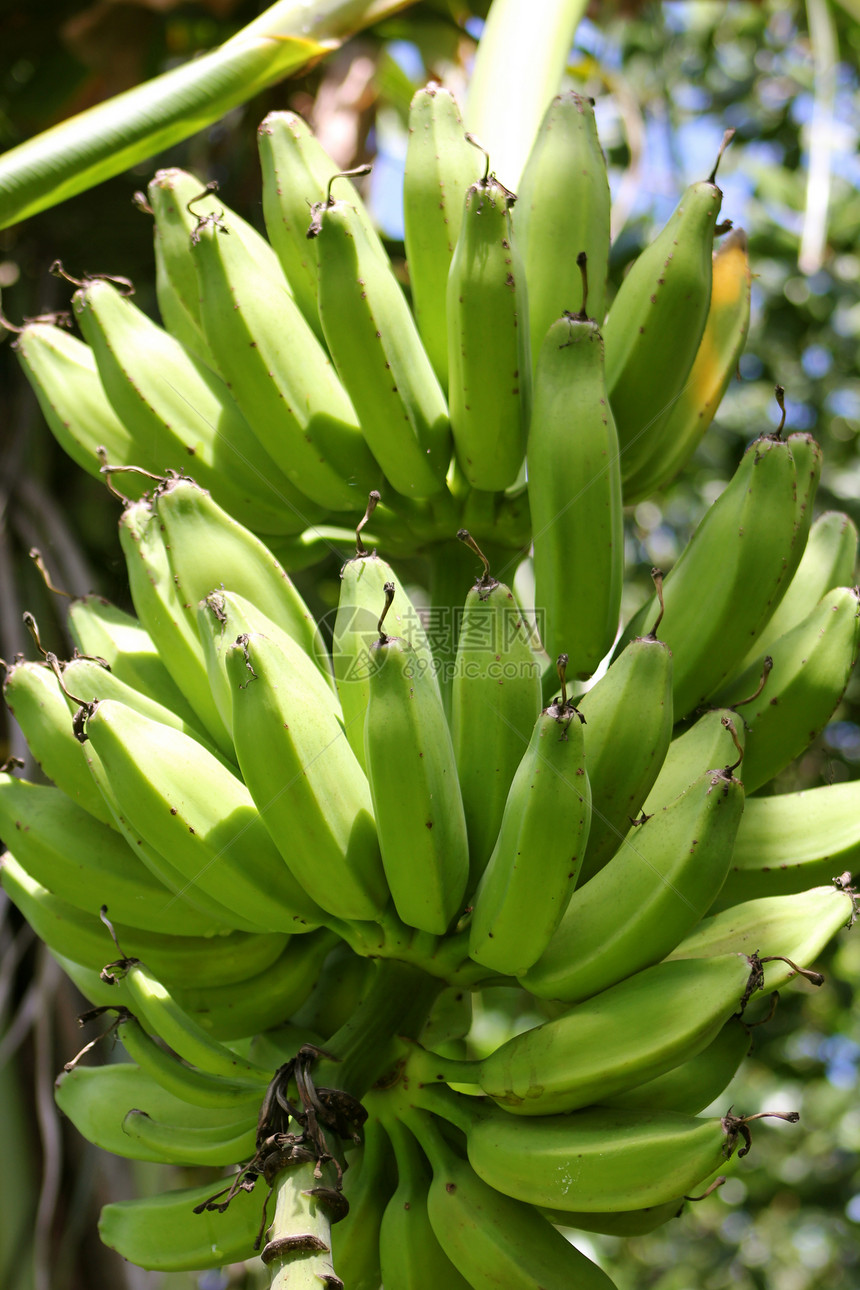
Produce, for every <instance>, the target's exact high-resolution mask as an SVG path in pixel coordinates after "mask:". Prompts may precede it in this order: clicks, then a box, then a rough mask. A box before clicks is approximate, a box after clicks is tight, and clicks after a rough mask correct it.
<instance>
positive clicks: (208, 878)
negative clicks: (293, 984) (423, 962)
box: [86, 700, 322, 932]
mask: <svg viewBox="0 0 860 1290" xmlns="http://www.w3.org/2000/svg"><path fill="white" fill-rule="evenodd" d="M86 733H87V737H88V739H89V741H90V743H91V744H92V747H93V752H94V754H95V757H96V758H97V759H98V761H99V763H100V777H101V782H103V783H104V784H105V786H106V787H107V788H108V791H109V792H110V793H111V794H112V796H113V800H114V808H115V809H116V810H117V813H118V814H119V815H121V816H122V817H123V818H124V819H126V820H127V821H128V824H129V826H130V827H131V829H132V830H135V831H137V832H138V833H139V836H141V837H143V838H144V840H145V841H146V842H147V843H148V844H149V845H150V846H151V847H152V848H153V849H154V850H155V851H157V852H158V853H159V854H161V855H165V856H169V857H170V864H171V865H173V866H174V867H175V868H176V869H177V870H178V871H179V872H180V873H181V874H182V875H183V877H184V881H185V887H184V888H183V894H187V898H188V899H189V900H192V901H193V900H194V898H195V893H196V892H197V891H200V892H202V893H204V895H205V896H211V897H212V898H214V899H216V900H217V901H219V903H223V904H224V905H225V906H227V907H228V908H229V909H235V911H236V915H237V916H238V918H240V919H242V920H244V921H246V922H247V923H250V924H251V925H252V926H254V925H255V926H256V927H257V929H259V930H262V929H265V930H268V931H278V932H301V931H308V930H310V929H311V928H312V927H313V926H318V925H319V922H320V921H321V919H322V915H321V911H320V910H318V909H317V907H316V906H315V905H314V904H313V902H312V900H311V899H310V897H309V896H308V895H307V893H306V892H305V891H304V890H303V889H302V888H301V887H300V886H299V884H298V882H297V881H296V880H295V879H294V878H293V877H292V874H291V873H290V871H289V870H288V869H287V867H286V866H285V865H284V863H283V861H282V859H281V856H280V855H279V853H278V851H277V849H276V847H275V845H274V843H273V842H272V841H271V839H270V837H269V834H268V832H267V829H266V827H265V825H264V823H263V820H262V819H261V817H260V814H259V812H258V810H257V808H256V806H255V805H254V801H253V798H252V795H251V793H250V792H249V791H248V789H247V788H246V786H245V784H243V783H242V781H241V780H240V779H238V778H237V777H236V776H234V775H232V774H231V773H230V771H229V770H227V769H226V767H224V766H222V765H221V763H220V762H219V761H217V760H216V759H215V758H214V757H213V756H212V755H211V753H207V751H206V749H205V748H204V747H203V746H202V745H201V744H198V743H197V742H196V741H195V740H193V739H190V738H189V737H188V736H187V735H184V734H183V733H182V732H181V731H179V730H172V729H171V728H170V727H169V726H163V725H161V723H160V722H156V721H150V720H149V719H148V718H146V717H144V716H142V715H141V714H140V713H138V712H135V711H134V709H133V708H128V707H126V706H125V705H124V704H120V703H116V702H114V701H111V700H106V701H105V702H103V703H98V704H96V705H95V706H94V708H93V710H92V711H91V713H90V715H89V716H88V718H87V722H86ZM140 824H142V825H143V826H144V827H143V828H142V829H140V828H139V827H138V826H139V825H140Z"/></svg>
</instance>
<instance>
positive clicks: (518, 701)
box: [451, 529, 584, 890]
mask: <svg viewBox="0 0 860 1290" xmlns="http://www.w3.org/2000/svg"><path fill="white" fill-rule="evenodd" d="M458 536H459V537H461V539H462V540H464V541H467V542H468V543H469V545H474V540H473V539H470V537H469V534H468V533H466V530H465V529H461V530H460V533H459V534H458ZM482 558H483V557H482ZM484 564H485V570H484V573H483V575H482V576H481V577H480V578H478V579H477V581H476V582H475V584H474V585H473V586H472V588H471V589H470V591H469V593H468V595H467V596H466V604H465V607H464V609H463V612H462V617H461V619H460V622H459V635H458V637H457V657H456V660H455V663H454V678H453V686H452V694H451V736H452V740H453V744H454V756H455V757H456V760H457V774H458V777H459V780H460V791H461V793H462V795H463V810H464V812H465V815H466V829H467V831H468V834H469V870H470V873H469V887H470V890H471V889H474V887H475V886H476V884H477V882H478V880H479V878H480V877H481V874H482V873H483V872H484V869H485V868H486V865H487V861H488V860H489V858H490V855H491V853H492V851H493V847H494V846H495V844H496V838H497V837H498V834H499V827H500V825H501V823H502V816H503V814H504V812H505V803H506V802H507V800H508V793H509V790H510V788H511V784H512V781H513V779H514V775H515V774H516V773H517V768H518V767H519V766H520V763H521V762H522V760H523V757H524V755H525V752H526V749H527V748H528V745H529V740H530V739H531V737H532V732H533V730H534V724H535V718H536V717H537V715H538V713H539V712H540V709H541V701H540V700H541V681H540V670H541V669H540V663H539V661H538V659H537V658H536V657H535V654H534V651H533V649H532V642H531V633H530V632H529V629H528V627H527V624H526V621H525V619H524V617H523V614H522V611H521V609H520V607H519V605H518V604H517V602H516V600H515V599H514V596H513V593H512V592H511V590H510V588H509V587H506V586H505V584H504V583H503V582H499V581H497V579H495V578H494V577H493V576H492V575H491V573H490V570H489V565H488V564H487V562H486V560H485V561H484ZM571 759H572V755H571ZM582 792H583V789H582V786H581V785H580V793H581V794H582ZM571 824H572V821H571ZM580 841H582V842H584V837H583V838H581V839H580ZM579 854H580V855H581V854H582V853H581V851H580V853H579Z"/></svg>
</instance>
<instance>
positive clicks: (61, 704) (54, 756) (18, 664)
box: [3, 659, 114, 827]
mask: <svg viewBox="0 0 860 1290" xmlns="http://www.w3.org/2000/svg"><path fill="white" fill-rule="evenodd" d="M3 697H4V698H5V700H6V707H7V708H8V709H9V711H10V712H11V713H12V715H13V716H14V718H15V720H16V721H17V722H18V725H19V726H20V727H21V729H22V730H23V732H24V735H25V737H26V740H27V744H28V746H29V748H30V752H31V753H32V755H33V757H34V758H35V759H36V762H37V763H38V765H39V766H40V767H41V768H42V770H43V771H44V773H45V774H46V775H47V776H48V778H49V779H51V780H53V782H54V783H55V784H56V786H57V788H60V789H62V791H63V792H64V793H65V794H66V795H67V796H68V797H70V798H71V799H72V801H73V802H75V803H76V804H77V805H78V806H80V807H81V808H82V809H83V810H85V811H86V812H87V813H88V814H89V815H92V816H93V817H94V818H95V819H97V820H100V821H101V823H102V824H109V825H111V826H112V827H114V821H113V817H112V815H111V812H110V810H109V809H108V806H107V803H106V802H105V800H104V798H103V797H102V795H101V793H100V792H99V790H98V788H97V787H96V785H95V784H94V783H93V778H92V775H91V774H90V770H89V765H88V762H89V761H90V757H89V754H88V751H87V749H86V748H84V747H83V746H82V745H81V744H80V743H79V742H78V740H77V739H76V738H75V735H74V732H73V730H72V721H71V717H70V715H69V708H68V704H67V702H66V699H65V696H64V694H63V691H62V690H61V688H60V681H59V677H58V676H57V674H56V673H55V672H54V671H52V669H51V668H50V667H49V666H47V665H46V664H44V663H31V662H28V661H27V660H26V659H20V660H16V661H15V662H14V663H12V664H8V663H7V664H6V677H5V679H4V681H3Z"/></svg>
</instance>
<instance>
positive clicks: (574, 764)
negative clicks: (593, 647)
mask: <svg viewBox="0 0 860 1290" xmlns="http://www.w3.org/2000/svg"><path fill="white" fill-rule="evenodd" d="M590 822H591V787H590V785H589V782H588V774H587V772H586V758H585V739H584V733H583V726H582V721H581V719H580V714H579V713H578V712H577V711H576V709H575V708H574V707H573V705H572V704H568V703H566V702H564V701H563V700H558V701H556V702H555V703H553V704H551V705H550V706H549V707H548V708H545V709H544V711H543V712H542V713H541V714H540V716H539V717H538V719H537V721H536V723H535V726H534V733H533V734H532V738H531V741H530V743H529V746H528V748H527V750H526V752H525V754H524V756H523V758H522V761H521V762H520V765H519V767H518V768H517V771H516V774H515V775H514V778H513V783H512V784H511V789H510V793H509V794H508V798H507V802H506V803H505V811H504V815H503V816H502V823H501V828H500V829H499V837H498V841H497V843H496V846H495V848H494V850H493V854H492V855H491V856H490V860H489V863H488V865H487V868H486V870H485V871H484V875H483V877H482V878H481V881H480V883H479V884H478V889H477V891H476V892H475V895H474V898H473V901H472V904H473V912H472V919H471V923H470V926H469V954H470V956H471V957H472V958H473V959H475V961H476V962H478V963H481V964H482V965H483V966H484V967H490V968H493V969H494V970H495V971H496V972H500V973H502V974H503V975H509V976H522V975H523V974H524V973H525V972H526V971H527V969H529V968H530V967H531V965H532V964H533V963H535V962H536V961H537V960H538V959H539V958H540V956H541V954H543V952H544V951H545V949H546V947H547V946H548V945H549V944H550V942H551V939H552V936H553V933H554V932H555V930H556V928H557V927H558V924H559V922H560V920H561V919H562V917H563V915H564V911H565V907H566V905H567V903H568V901H569V900H570V898H571V893H572V892H573V889H574V887H575V886H576V880H577V877H578V874H579V869H580V866H581V864H582V856H583V852H584V850H585V843H586V840H587V838H588V829H589V825H590Z"/></svg>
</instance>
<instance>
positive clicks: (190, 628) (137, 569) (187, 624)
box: [119, 498, 235, 760]
mask: <svg viewBox="0 0 860 1290" xmlns="http://www.w3.org/2000/svg"><path fill="white" fill-rule="evenodd" d="M119 540H120V546H121V547H122V551H123V555H124V556H125V563H126V569H127V572H128V580H129V586H130V589H131V598H132V601H133V603H134V608H135V612H136V614H137V616H138V618H139V619H140V622H141V624H142V625H143V627H144V629H145V630H146V632H147V633H148V635H149V636H150V638H151V640H152V642H153V644H154V646H155V648H156V649H157V650H158V653H159V655H160V657H161V660H162V662H163V663H164V665H165V667H166V668H167V670H168V672H169V673H170V678H171V680H172V681H173V683H174V685H176V686H177V687H178V688H179V689H180V690H181V692H182V694H183V695H184V696H185V699H186V700H187V702H188V703H189V704H190V706H191V707H192V709H193V711H194V713H195V715H196V717H197V720H198V721H199V722H200V723H201V724H202V726H203V728H204V730H205V732H206V733H207V734H208V735H209V736H210V737H211V738H212V739H213V740H214V742H215V745H216V747H217V748H218V750H219V752H221V753H223V754H224V755H225V756H226V757H228V758H230V759H231V760H232V759H233V758H234V756H235V753H234V751H233V743H232V740H231V739H230V735H229V732H228V730H227V727H226V726H225V725H224V721H223V719H222V718H221V715H220V713H219V712H218V707H217V705H216V703H215V700H214V698H213V697H212V692H211V690H210V688H209V677H208V675H207V671H206V659H205V656H204V653H203V647H202V645H201V644H200V638H199V635H198V632H197V621H196V618H195V617H194V616H193V615H194V614H195V612H196V603H195V602H191V601H188V600H187V599H186V595H185V593H184V589H182V588H180V587H179V586H177V583H176V575H175V573H174V571H173V568H172V565H171V562H170V552H169V550H168V547H167V544H166V542H165V539H164V533H163V531H162V526H161V524H160V522H159V520H158V517H157V516H156V514H155V510H154V508H153V506H152V505H151V503H150V502H149V501H148V500H147V499H145V498H144V499H143V500H141V501H139V502H133V503H132V504H131V505H130V506H127V507H126V508H125V510H124V511H123V513H122V515H121V516H120V521H119ZM211 589H212V588H211V587H209V588H208V590H210V591H211Z"/></svg>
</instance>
